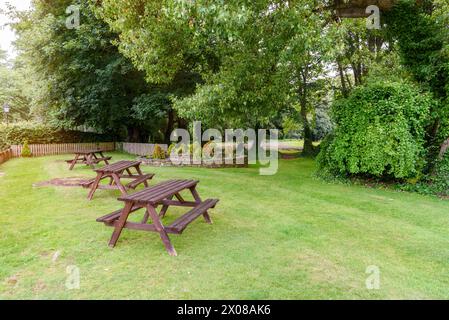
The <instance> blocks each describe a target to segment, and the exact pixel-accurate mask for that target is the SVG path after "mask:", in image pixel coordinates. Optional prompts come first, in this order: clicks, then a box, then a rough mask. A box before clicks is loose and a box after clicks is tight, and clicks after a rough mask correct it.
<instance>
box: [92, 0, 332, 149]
mask: <svg viewBox="0 0 449 320" xmlns="http://www.w3.org/2000/svg"><path fill="white" fill-rule="evenodd" d="M315 4H316V2H315V1H311V0H310V1H289V2H285V1H271V0H257V1H237V0H234V1H226V3H224V2H223V1H219V0H217V1H206V0H199V1H194V2H193V1H192V2H184V1H149V0H146V1H145V0H138V1H132V2H128V1H113V0H105V1H102V4H101V8H99V9H98V10H99V11H100V12H101V14H102V16H103V17H104V19H105V21H107V22H108V23H109V24H110V25H111V27H112V28H113V30H115V31H116V32H118V33H119V34H120V41H119V48H120V51H121V52H122V53H123V54H124V55H125V56H127V57H129V58H130V59H131V60H132V61H133V62H134V64H135V65H136V66H137V67H138V68H139V69H140V70H144V71H145V73H146V76H147V80H148V81H149V82H150V83H157V84H169V83H172V82H173V80H174V79H176V77H177V75H178V74H180V73H184V74H190V75H198V81H197V82H195V84H196V90H195V91H194V93H193V94H190V95H178V96H176V97H175V98H174V107H175V109H176V110H177V111H178V113H179V114H180V115H181V116H183V117H185V118H187V119H190V120H202V121H203V122H205V123H206V124H207V125H209V126H218V127H225V126H230V127H239V126H251V127H261V126H265V125H269V124H270V123H271V120H272V119H273V118H275V117H276V116H277V115H278V114H279V112H280V110H282V109H285V108H291V107H292V106H293V104H298V102H299V104H300V105H301V106H302V108H301V121H302V122H303V124H304V135H305V136H306V140H307V141H306V152H308V151H309V149H311V148H312V145H311V136H312V132H311V131H312V130H311V125H310V123H309V116H308V114H309V112H310V110H311V109H313V105H312V104H311V103H310V101H309V98H310V95H311V94H312V93H313V90H314V88H315V86H314V85H313V83H314V82H315V81H316V79H315V78H316V77H317V76H318V75H319V74H320V72H322V70H323V68H324V64H325V58H327V57H326V51H327V50H328V49H329V47H330V46H331V44H332V39H330V38H326V36H325V35H323V34H322V31H323V28H322V25H323V23H322V22H323V19H324V18H325V17H324V16H323V14H324V13H322V11H316V10H315ZM325 31H326V29H325Z"/></svg>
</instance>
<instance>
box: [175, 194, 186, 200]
mask: <svg viewBox="0 0 449 320" xmlns="http://www.w3.org/2000/svg"><path fill="white" fill-rule="evenodd" d="M175 197H176V199H178V200H179V201H180V202H186V201H185V200H184V198H183V197H182V196H181V195H180V194H179V193H175Z"/></svg>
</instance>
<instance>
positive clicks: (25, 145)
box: [21, 140, 32, 158]
mask: <svg viewBox="0 0 449 320" xmlns="http://www.w3.org/2000/svg"><path fill="white" fill-rule="evenodd" d="M21 156H22V157H23V158H30V157H31V156H32V154H31V150H30V146H29V145H28V141H26V140H25V141H24V143H23V147H22V154H21Z"/></svg>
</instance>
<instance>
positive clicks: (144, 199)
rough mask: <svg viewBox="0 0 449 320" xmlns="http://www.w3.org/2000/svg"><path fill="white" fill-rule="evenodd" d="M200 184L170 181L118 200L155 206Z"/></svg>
mask: <svg viewBox="0 0 449 320" xmlns="http://www.w3.org/2000/svg"><path fill="white" fill-rule="evenodd" d="M198 183H199V181H197V180H168V181H164V182H162V183H159V184H157V185H155V186H152V187H149V188H146V189H144V190H142V191H139V192H136V193H134V194H131V195H127V196H123V197H120V198H119V199H118V200H119V201H124V202H138V203H144V204H151V205H155V204H158V203H159V202H161V201H163V200H165V199H166V198H167V197H170V196H173V195H175V194H176V193H178V192H181V191H183V190H185V189H188V188H192V187H195V186H196V185H197V184H198Z"/></svg>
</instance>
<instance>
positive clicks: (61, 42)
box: [14, 0, 165, 141]
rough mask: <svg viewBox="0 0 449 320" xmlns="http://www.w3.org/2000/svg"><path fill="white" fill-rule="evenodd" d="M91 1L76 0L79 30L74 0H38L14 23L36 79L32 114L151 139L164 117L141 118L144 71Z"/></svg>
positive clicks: (24, 57)
mask: <svg viewBox="0 0 449 320" xmlns="http://www.w3.org/2000/svg"><path fill="white" fill-rule="evenodd" d="M89 2H90V1H75V4H76V3H78V4H79V6H80V12H81V25H80V27H79V28H76V29H68V28H67V27H66V25H65V23H66V19H67V14H66V8H67V6H68V5H69V4H73V3H72V1H57V2H54V1H53V2H48V1H43V0H37V1H34V10H33V11H30V12H28V13H26V14H22V15H21V16H20V19H19V22H18V23H17V24H15V25H14V28H15V30H16V32H17V34H18V36H19V38H18V40H17V43H16V45H17V47H18V48H19V50H20V52H21V55H20V57H19V58H20V60H21V61H22V62H23V63H25V64H26V65H27V66H28V68H29V71H30V72H29V74H30V77H31V78H32V79H33V83H34V84H33V90H32V91H31V95H30V97H31V98H32V105H33V108H34V113H36V114H37V115H38V116H39V117H40V118H42V119H44V120H48V121H51V122H52V123H54V124H55V125H57V126H61V127H65V128H73V127H76V126H80V125H84V126H88V127H90V128H93V129H96V130H97V131H100V132H109V133H110V132H114V133H116V132H127V133H128V137H129V138H130V140H133V141H139V140H140V141H148V136H149V132H150V131H156V132H157V131H158V129H159V127H160V125H161V124H160V117H155V118H153V117H146V118H145V119H142V117H141V116H142V114H146V112H145V110H143V111H141V110H140V108H145V107H146V105H145V104H144V103H142V101H141V100H138V98H139V97H140V96H141V95H143V94H148V86H147V84H146V82H145V79H144V74H143V73H141V72H139V71H138V70H137V69H136V68H135V67H133V65H132V63H131V62H130V61H129V60H128V59H127V58H125V57H124V56H123V55H121V54H120V53H119V51H118V49H117V47H115V46H114V44H113V41H114V40H116V39H117V38H118V35H117V34H115V33H113V32H111V30H110V29H109V26H108V25H107V24H106V23H105V22H103V21H102V20H101V19H99V18H97V17H96V15H95V14H94V11H93V6H92V5H91V4H90V3H89ZM134 101H136V103H135V104H134V103H133V102H134ZM161 112H163V110H161ZM163 125H165V124H163Z"/></svg>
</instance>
